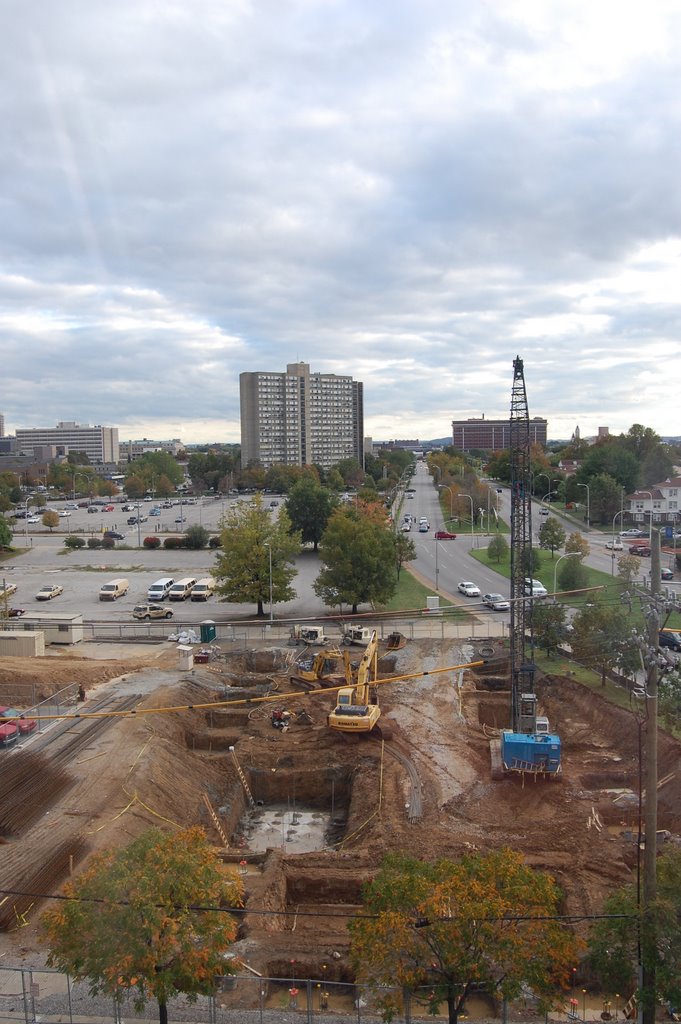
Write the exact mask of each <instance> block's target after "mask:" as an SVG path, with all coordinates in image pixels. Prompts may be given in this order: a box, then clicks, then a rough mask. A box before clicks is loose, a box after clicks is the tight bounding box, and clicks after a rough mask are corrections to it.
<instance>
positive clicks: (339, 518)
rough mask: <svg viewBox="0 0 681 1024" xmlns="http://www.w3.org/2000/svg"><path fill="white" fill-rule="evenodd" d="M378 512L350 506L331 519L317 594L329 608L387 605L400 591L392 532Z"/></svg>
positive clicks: (325, 535)
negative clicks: (397, 591) (344, 605)
mask: <svg viewBox="0 0 681 1024" xmlns="http://www.w3.org/2000/svg"><path fill="white" fill-rule="evenodd" d="M377 516H378V513H377V510H375V509H374V508H369V509H364V508H362V507H360V508H355V507H354V506H347V507H345V508H338V509H336V511H335V512H334V513H333V515H332V516H331V518H330V519H329V523H328V526H327V527H326V530H325V531H324V535H323V536H322V541H321V559H322V563H323V564H322V569H321V571H320V573H319V575H318V576H317V579H316V580H315V583H314V592H315V594H317V596H318V597H321V599H322V600H323V601H324V602H325V604H327V605H328V606H329V607H337V606H340V605H343V604H349V605H350V606H351V607H352V612H353V614H354V613H355V612H356V611H357V608H358V606H359V605H360V604H367V603H370V604H373V603H378V604H386V603H387V602H388V601H389V600H390V598H391V597H392V596H393V594H394V593H395V590H396V589H397V569H396V565H395V548H394V543H393V536H392V531H391V530H390V529H389V528H388V527H387V526H386V525H385V522H381V521H380V520H379V519H378V517H377Z"/></svg>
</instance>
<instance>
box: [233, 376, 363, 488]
mask: <svg viewBox="0 0 681 1024" xmlns="http://www.w3.org/2000/svg"><path fill="white" fill-rule="evenodd" d="M239 388H240V398H241V465H242V466H243V467H244V468H245V467H246V466H248V465H249V463H257V464H259V465H260V466H262V467H263V468H264V469H269V467H270V466H272V465H274V464H275V463H284V464H285V465H289V466H305V465H312V464H315V465H318V466H321V467H322V468H323V469H330V468H331V466H334V465H335V464H336V463H337V462H340V461H341V460H342V459H350V458H354V459H357V461H358V462H359V464H360V466H363V465H364V456H363V451H364V444H363V439H364V385H363V384H362V383H361V382H360V381H355V380H353V379H352V377H345V376H339V375H338V374H335V373H310V367H309V365H308V364H307V363H289V364H288V366H287V367H286V373H262V372H257V373H242V374H241V375H240V377H239Z"/></svg>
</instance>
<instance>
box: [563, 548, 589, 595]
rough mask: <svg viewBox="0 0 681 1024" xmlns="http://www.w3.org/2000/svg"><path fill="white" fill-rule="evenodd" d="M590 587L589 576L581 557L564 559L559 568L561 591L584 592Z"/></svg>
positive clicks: (575, 556)
mask: <svg viewBox="0 0 681 1024" xmlns="http://www.w3.org/2000/svg"><path fill="white" fill-rule="evenodd" d="M588 585H589V574H588V572H587V570H586V567H585V566H584V565H583V564H582V560H581V558H580V557H579V555H576V554H575V555H570V557H569V558H564V559H563V561H562V562H561V564H560V566H559V568H558V586H559V587H560V589H561V590H584V589H585V588H586V587H588Z"/></svg>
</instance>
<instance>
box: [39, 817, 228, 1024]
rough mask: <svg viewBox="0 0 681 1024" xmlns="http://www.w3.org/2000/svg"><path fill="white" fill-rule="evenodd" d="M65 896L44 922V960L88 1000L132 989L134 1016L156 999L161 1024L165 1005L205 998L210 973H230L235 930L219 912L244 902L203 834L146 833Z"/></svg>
mask: <svg viewBox="0 0 681 1024" xmlns="http://www.w3.org/2000/svg"><path fill="white" fill-rule="evenodd" d="M64 894H65V896H66V899H65V900H64V901H62V902H60V903H59V904H58V906H56V907H55V908H54V909H52V910H48V911H47V913H46V914H45V915H44V917H43V922H42V930H43V936H44V941H46V942H47V943H48V945H49V948H50V953H49V957H48V963H49V964H50V966H52V967H57V968H58V969H59V970H62V971H67V972H68V973H69V975H70V976H71V978H72V979H74V980H76V981H84V982H87V983H88V984H89V986H90V992H91V993H92V994H96V993H100V992H101V993H105V994H107V995H109V996H113V998H114V999H115V1000H119V999H120V998H121V994H122V993H123V992H125V991H130V992H132V994H133V997H134V1006H135V1009H136V1010H137V1011H138V1012H139V1011H140V1010H141V1009H142V1008H143V1007H144V1006H145V1004H146V1003H147V1002H148V1000H150V999H155V1000H156V1001H157V1003H158V1007H159V1021H160V1024H167V1020H168V1000H169V999H171V998H172V997H173V996H175V995H177V993H178V992H182V993H184V994H185V995H187V996H188V997H189V998H190V999H191V1000H194V999H196V997H197V996H198V995H199V994H203V995H210V994H211V993H212V992H213V990H214V986H215V978H216V976H218V975H224V974H229V973H231V970H232V968H231V967H230V962H229V960H226V959H225V957H224V954H225V953H226V952H227V950H229V948H230V946H231V944H232V943H233V942H234V940H235V938H236V935H237V925H236V921H235V918H234V917H233V916H231V915H230V914H228V913H224V912H223V911H224V908H225V907H230V906H231V907H238V906H241V905H242V900H243V891H242V885H241V881H240V879H239V877H238V876H237V875H236V874H233V875H227V874H225V872H224V870H223V868H222V866H221V864H220V860H219V858H218V856H217V854H216V852H215V850H214V849H213V848H212V846H211V845H210V843H208V841H207V840H206V837H205V834H204V832H203V830H202V829H201V828H190V829H186V830H185V831H182V832H173V833H164V832H161V831H160V830H158V829H150V830H149V831H148V832H145V833H144V834H143V835H141V836H140V837H139V838H138V839H136V840H134V842H132V843H131V844H130V845H129V846H127V847H125V848H124V849H120V850H115V851H109V852H105V853H101V854H98V855H96V856H95V857H93V859H92V861H91V862H90V866H89V867H88V868H87V869H86V871H85V872H84V873H83V874H82V875H81V876H80V878H79V879H78V880H77V881H76V882H68V883H67V885H66V886H65V893H64ZM202 907H211V908H212V907H214V908H215V910H214V911H205V910H202V909H198V908H202Z"/></svg>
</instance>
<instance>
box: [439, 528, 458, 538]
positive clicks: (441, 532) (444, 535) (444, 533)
mask: <svg viewBox="0 0 681 1024" xmlns="http://www.w3.org/2000/svg"><path fill="white" fill-rule="evenodd" d="M435 540H456V534H455V533H447V531H446V530H437V531H436V533H435Z"/></svg>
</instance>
